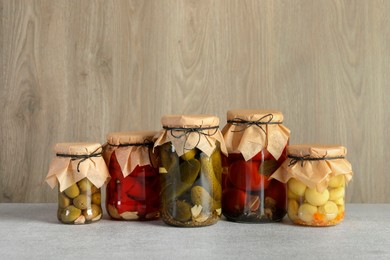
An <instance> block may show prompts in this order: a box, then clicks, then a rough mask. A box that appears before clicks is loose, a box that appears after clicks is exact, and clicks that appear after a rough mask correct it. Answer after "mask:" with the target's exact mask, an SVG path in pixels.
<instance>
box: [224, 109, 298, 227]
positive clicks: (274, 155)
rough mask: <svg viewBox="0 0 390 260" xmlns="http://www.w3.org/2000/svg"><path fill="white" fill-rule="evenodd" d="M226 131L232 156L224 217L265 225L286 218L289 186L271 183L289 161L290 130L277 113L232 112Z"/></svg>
mask: <svg viewBox="0 0 390 260" xmlns="http://www.w3.org/2000/svg"><path fill="white" fill-rule="evenodd" d="M227 120H228V121H227V124H226V126H225V127H224V128H223V130H222V133H223V135H224V139H225V143H226V147H227V150H228V153H229V156H228V157H227V158H226V160H225V162H226V166H227V169H228V170H227V173H226V174H224V175H223V176H224V177H223V192H222V213H223V214H224V216H225V217H226V218H227V220H230V221H236V222H246V223H264V222H274V221H281V220H282V219H283V217H284V216H285V215H286V185H285V184H284V183H281V182H279V181H278V180H271V179H269V176H270V175H271V174H273V173H274V172H275V171H276V170H277V169H278V168H279V166H280V165H281V164H282V163H283V162H284V161H285V160H286V147H287V145H288V142H289V138H290V130H289V129H287V128H286V127H285V126H284V125H283V115H282V113H281V112H279V111H273V110H245V109H240V110H229V111H228V112H227Z"/></svg>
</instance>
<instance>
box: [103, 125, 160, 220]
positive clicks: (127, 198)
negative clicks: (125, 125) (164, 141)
mask: <svg viewBox="0 0 390 260" xmlns="http://www.w3.org/2000/svg"><path fill="white" fill-rule="evenodd" d="M156 134H157V132H154V131H142V132H141V131H134V132H119V133H109V134H108V136H107V145H106V146H105V150H104V159H105V160H106V163H107V165H108V169H109V172H110V175H111V180H110V181H109V183H108V184H107V188H106V209H107V212H108V214H109V215H110V216H111V218H113V219H117V220H141V221H142V220H153V219H157V218H159V205H160V202H159V194H160V182H159V175H158V168H157V158H156V156H155V154H153V153H152V149H153V144H154V142H153V140H154V139H153V138H154V136H155V135H156Z"/></svg>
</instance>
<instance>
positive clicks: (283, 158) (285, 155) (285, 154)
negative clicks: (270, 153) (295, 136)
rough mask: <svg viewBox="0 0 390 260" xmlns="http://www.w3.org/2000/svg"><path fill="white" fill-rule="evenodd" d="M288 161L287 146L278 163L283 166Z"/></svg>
mask: <svg viewBox="0 0 390 260" xmlns="http://www.w3.org/2000/svg"><path fill="white" fill-rule="evenodd" d="M286 159H287V145H286V146H285V147H284V149H283V152H282V154H281V155H280V157H279V159H278V163H279V164H282V162H284V161H285V160H286Z"/></svg>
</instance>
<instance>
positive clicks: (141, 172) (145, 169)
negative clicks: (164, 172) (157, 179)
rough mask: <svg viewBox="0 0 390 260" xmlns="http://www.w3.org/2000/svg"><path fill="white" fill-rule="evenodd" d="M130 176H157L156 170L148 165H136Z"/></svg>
mask: <svg viewBox="0 0 390 260" xmlns="http://www.w3.org/2000/svg"><path fill="white" fill-rule="evenodd" d="M130 175H131V176H133V177H151V176H156V175H157V170H156V169H154V168H153V167H152V166H150V165H144V166H139V165H137V166H136V167H135V168H134V170H133V171H132V172H131V174H130Z"/></svg>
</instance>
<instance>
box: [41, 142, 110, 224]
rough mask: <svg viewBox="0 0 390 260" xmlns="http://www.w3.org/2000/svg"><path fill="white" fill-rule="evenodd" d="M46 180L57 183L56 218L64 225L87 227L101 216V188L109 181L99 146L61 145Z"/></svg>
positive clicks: (87, 144) (83, 144)
mask: <svg viewBox="0 0 390 260" xmlns="http://www.w3.org/2000/svg"><path fill="white" fill-rule="evenodd" d="M55 151H56V157H55V158H54V159H53V161H52V162H51V165H50V168H49V173H48V175H47V177H46V181H47V182H48V184H49V185H50V186H51V187H52V188H54V187H55V186H56V184H57V183H58V210H57V218H58V220H59V221H60V222H62V223H65V224H88V223H92V222H95V221H97V220H99V219H101V217H102V214H103V212H102V208H101V192H100V187H101V186H102V185H103V184H104V183H105V182H106V181H107V179H108V178H109V174H108V169H107V166H106V164H105V162H104V160H103V158H102V147H101V145H100V144H98V143H59V144H57V145H56V147H55Z"/></svg>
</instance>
